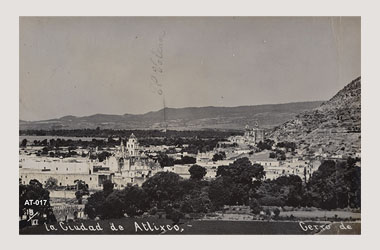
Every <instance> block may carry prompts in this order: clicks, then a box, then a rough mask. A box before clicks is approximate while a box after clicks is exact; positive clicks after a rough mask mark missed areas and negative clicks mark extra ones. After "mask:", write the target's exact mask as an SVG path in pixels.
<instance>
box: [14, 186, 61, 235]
mask: <svg viewBox="0 0 380 250" xmlns="http://www.w3.org/2000/svg"><path fill="white" fill-rule="evenodd" d="M27 200H34V201H37V200H39V201H45V200H46V201H47V202H42V203H39V204H37V203H35V202H32V203H28V202H26V201H27ZM29 209H31V210H32V211H33V215H32V214H30V213H27V212H28V211H29ZM26 214H28V216H29V218H30V217H31V216H33V218H34V219H38V220H39V223H43V222H47V223H53V222H56V218H55V216H54V213H53V210H52V208H51V206H50V194H49V191H48V190H46V189H44V188H43V187H42V184H41V183H40V182H39V181H38V180H36V179H33V180H31V181H30V182H29V185H22V184H21V185H20V186H19V215H20V216H23V215H26ZM29 223H30V222H27V221H26V222H25V221H24V222H23V223H20V227H24V226H27V225H28V224H29Z"/></svg>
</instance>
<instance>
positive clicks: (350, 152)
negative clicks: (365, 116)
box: [12, 16, 362, 237]
mask: <svg viewBox="0 0 380 250" xmlns="http://www.w3.org/2000/svg"><path fill="white" fill-rule="evenodd" d="M361 22H362V18H361V17H360V16H20V17H19V99H18V104H19V127H18V132H19V137H18V145H19V148H18V155H19V162H18V178H19V179H18V184H19V185H18V186H19V198H18V201H19V218H18V219H19V234H20V235H59V236H58V237H60V235H99V234H102V235H361V221H362V217H361V207H362V206H361V205H362V199H361V194H362V192H361V186H362V178H361V151H362V150H361V149H362V146H361V145H362V143H361V133H362V131H361V101H362V98H361ZM15 140H16V139H15ZM16 166H17V162H14V163H13V166H12V168H17V167H16ZM14 181H15V180H14ZM15 223H16V221H15ZM313 237H314V236H313Z"/></svg>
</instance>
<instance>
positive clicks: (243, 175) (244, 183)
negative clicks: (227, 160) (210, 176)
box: [210, 157, 265, 206]
mask: <svg viewBox="0 0 380 250" xmlns="http://www.w3.org/2000/svg"><path fill="white" fill-rule="evenodd" d="M216 175H217V176H219V177H221V178H219V179H218V178H217V179H218V180H217V181H215V182H211V184H210V192H212V194H211V193H210V199H211V200H212V201H215V202H216V204H217V206H220V203H221V201H222V200H223V201H224V202H225V203H224V205H237V204H241V205H243V204H248V203H249V196H250V195H249V194H250V193H252V192H254V191H255V190H256V189H257V188H258V187H259V186H260V183H261V180H262V179H263V178H264V176H265V172H264V168H263V166H261V165H259V164H253V165H252V163H251V162H250V161H249V160H248V158H246V157H245V158H239V159H237V160H236V161H234V162H233V163H231V164H230V165H228V166H219V167H218V170H217V174H216ZM222 186H223V189H221V192H224V193H223V194H217V193H216V192H217V190H216V189H215V188H216V187H219V188H221V187H222ZM226 189H228V190H226Z"/></svg>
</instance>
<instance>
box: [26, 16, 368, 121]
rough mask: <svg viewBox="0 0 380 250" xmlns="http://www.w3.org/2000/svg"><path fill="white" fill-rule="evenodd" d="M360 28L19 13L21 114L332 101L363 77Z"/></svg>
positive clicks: (352, 24) (268, 20) (339, 21)
mask: <svg viewBox="0 0 380 250" xmlns="http://www.w3.org/2000/svg"><path fill="white" fill-rule="evenodd" d="M360 33H361V32H360V18H359V17H341V18H339V17H334V18H331V17H21V18H20V91H19V93H20V99H19V100H20V101H19V104H20V119H23V120H43V119H50V118H57V117H61V116H65V115H76V116H84V115H92V114H96V113H105V114H125V113H131V114H141V113H146V112H149V111H155V110H159V109H161V108H163V105H164V102H165V105H166V107H173V108H179V107H200V106H240V105H256V104H270V103H286V102H297V101H311V100H327V99H329V98H330V97H332V96H333V95H334V94H335V93H336V92H337V91H339V90H340V89H341V88H343V87H344V86H345V85H346V84H348V83H349V82H350V81H351V80H353V79H354V78H356V77H358V76H360ZM160 47H162V60H161V61H160V62H161V63H162V65H161V67H160V68H161V69H162V73H160V72H159V69H157V68H155V64H158V63H160V62H158V61H157V56H161V55H160V53H159V48H160ZM155 71H156V72H155ZM159 85H160V86H161V87H160V86H159ZM159 89H161V90H162V93H161V92H160V94H159V93H158V92H159V91H158V90H159Z"/></svg>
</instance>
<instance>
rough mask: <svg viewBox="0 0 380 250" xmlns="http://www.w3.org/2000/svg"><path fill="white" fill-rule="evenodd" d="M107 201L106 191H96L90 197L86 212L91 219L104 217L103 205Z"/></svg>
mask: <svg viewBox="0 0 380 250" xmlns="http://www.w3.org/2000/svg"><path fill="white" fill-rule="evenodd" d="M105 202H106V197H105V195H104V192H103V191H99V192H95V193H93V194H91V195H90V196H89V197H88V199H87V204H86V206H85V208H84V212H85V213H86V214H87V215H88V217H89V218H90V219H95V218H96V217H101V218H103V211H104V208H103V207H104V203H105Z"/></svg>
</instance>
